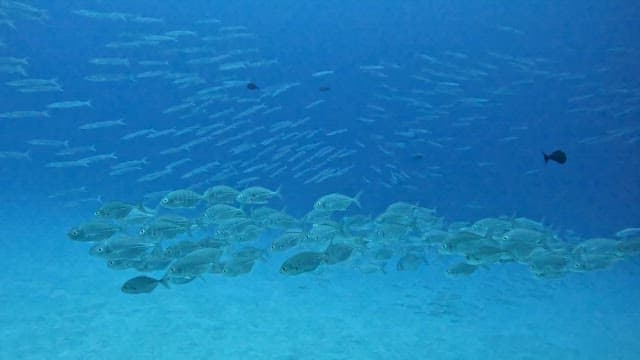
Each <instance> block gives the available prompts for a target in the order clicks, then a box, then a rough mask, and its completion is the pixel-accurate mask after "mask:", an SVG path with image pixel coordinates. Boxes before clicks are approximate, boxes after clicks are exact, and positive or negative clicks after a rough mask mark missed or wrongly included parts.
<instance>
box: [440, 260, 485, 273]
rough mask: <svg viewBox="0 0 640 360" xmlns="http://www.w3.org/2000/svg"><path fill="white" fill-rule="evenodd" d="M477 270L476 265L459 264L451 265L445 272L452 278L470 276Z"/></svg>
mask: <svg viewBox="0 0 640 360" xmlns="http://www.w3.org/2000/svg"><path fill="white" fill-rule="evenodd" d="M477 269H478V265H472V264H467V263H465V262H461V263H458V264H455V265H453V266H452V267H450V268H449V269H448V270H447V274H449V275H452V276H460V275H471V274H473V273H474V272H475V271H476V270H477Z"/></svg>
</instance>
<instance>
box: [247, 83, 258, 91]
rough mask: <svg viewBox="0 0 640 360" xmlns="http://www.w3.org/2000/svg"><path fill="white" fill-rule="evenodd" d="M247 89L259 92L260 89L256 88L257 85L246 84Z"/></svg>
mask: <svg viewBox="0 0 640 360" xmlns="http://www.w3.org/2000/svg"><path fill="white" fill-rule="evenodd" d="M247 89H249V90H259V89H260V88H259V87H258V85H256V84H254V83H252V82H250V83H248V84H247Z"/></svg>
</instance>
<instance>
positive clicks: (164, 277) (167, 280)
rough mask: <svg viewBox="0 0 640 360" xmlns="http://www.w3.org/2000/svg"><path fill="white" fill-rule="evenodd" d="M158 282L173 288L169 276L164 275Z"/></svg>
mask: <svg viewBox="0 0 640 360" xmlns="http://www.w3.org/2000/svg"><path fill="white" fill-rule="evenodd" d="M158 282H159V283H160V284H162V286H164V287H165V288H167V289H171V286H169V276H167V275H165V276H163V277H162V279H160V280H158Z"/></svg>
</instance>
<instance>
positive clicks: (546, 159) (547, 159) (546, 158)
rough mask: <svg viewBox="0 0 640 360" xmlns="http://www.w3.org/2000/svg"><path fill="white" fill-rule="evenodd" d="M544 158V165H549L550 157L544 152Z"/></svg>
mask: <svg viewBox="0 0 640 360" xmlns="http://www.w3.org/2000/svg"><path fill="white" fill-rule="evenodd" d="M542 156H544V163H545V164H546V163H548V162H549V155H547V154H545V153H544V151H543V152H542Z"/></svg>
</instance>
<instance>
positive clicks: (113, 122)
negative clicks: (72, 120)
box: [78, 119, 127, 130]
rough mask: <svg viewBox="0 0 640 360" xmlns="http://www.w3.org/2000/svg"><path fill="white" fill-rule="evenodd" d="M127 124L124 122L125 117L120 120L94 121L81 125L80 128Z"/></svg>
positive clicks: (87, 128)
mask: <svg viewBox="0 0 640 360" xmlns="http://www.w3.org/2000/svg"><path fill="white" fill-rule="evenodd" d="M125 125H127V124H126V123H125V122H124V120H123V119H118V120H108V121H97V122H92V123H86V124H83V125H80V126H79V127H78V129H80V130H93V129H102V128H106V127H112V126H125Z"/></svg>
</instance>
